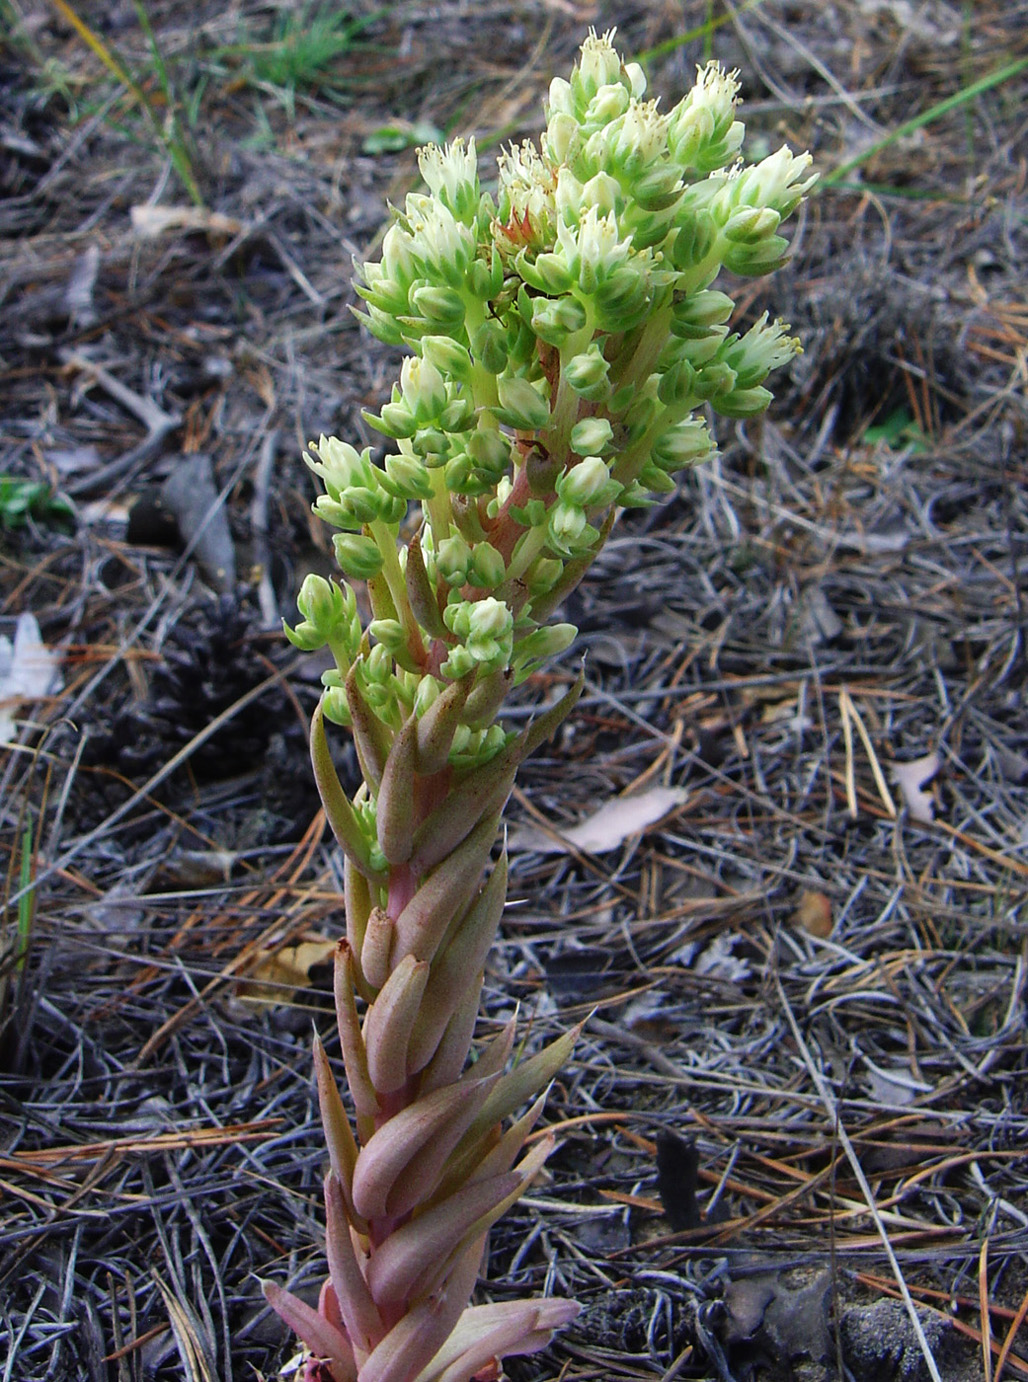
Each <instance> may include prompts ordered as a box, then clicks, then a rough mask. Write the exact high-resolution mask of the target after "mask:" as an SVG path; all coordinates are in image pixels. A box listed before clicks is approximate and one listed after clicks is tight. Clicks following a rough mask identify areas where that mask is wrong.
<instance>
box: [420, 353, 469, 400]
mask: <svg viewBox="0 0 1028 1382" xmlns="http://www.w3.org/2000/svg"><path fill="white" fill-rule="evenodd" d="M421 354H422V357H423V359H424V360H427V361H428V362H429V363H430V364H432V365H434V366H435V367H436V369H437V370H440V371H441V372H442V374H448V375H450V376H451V378H453V379H459V380H461V381H462V382H466V381H467V380H469V379H470V378H471V369H472V365H471V356H470V355H469V354H468V349H467V346H462V345H461V344H460V342H459V341H455V340H454V339H453V337H452V336H422V338H421ZM445 401H446V400H445V393H444V398H443V404H441V405H440V408H439V409H437V412H439V411H441V410H442V407H444V406H445ZM435 415H436V414H433V415H432V416H433V417H434V416H435Z"/></svg>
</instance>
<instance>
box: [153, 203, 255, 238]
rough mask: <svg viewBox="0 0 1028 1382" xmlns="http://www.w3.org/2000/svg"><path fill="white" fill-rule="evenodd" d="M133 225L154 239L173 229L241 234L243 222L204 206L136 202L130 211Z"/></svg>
mask: <svg viewBox="0 0 1028 1382" xmlns="http://www.w3.org/2000/svg"><path fill="white" fill-rule="evenodd" d="M129 216H130V217H131V220H132V229H133V230H134V231H135V232H136V234H137V235H139V236H142V237H143V238H144V239H147V240H153V239H156V238H157V237H158V236H159V235H167V234H168V232H169V231H172V230H202V231H207V232H209V233H210V234H213V235H238V234H239V233H240V231H241V230H242V229H243V222H242V221H237V220H236V219H235V217H234V216H223V215H222V214H221V213H220V212H218V211H207V210H206V209H205V208H204V207H202V206H134V207H133V208H132V210H131V211H130V212H129Z"/></svg>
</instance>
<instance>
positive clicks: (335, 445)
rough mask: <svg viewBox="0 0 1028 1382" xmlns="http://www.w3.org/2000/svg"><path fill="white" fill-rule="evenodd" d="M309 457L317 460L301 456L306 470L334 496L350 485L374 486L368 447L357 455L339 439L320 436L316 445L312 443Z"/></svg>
mask: <svg viewBox="0 0 1028 1382" xmlns="http://www.w3.org/2000/svg"><path fill="white" fill-rule="evenodd" d="M310 450H311V453H312V454H313V455H315V456H317V458H318V459H317V460H316V461H312V460H311V458H310V456H304V461H305V462H306V464H307V466H308V468H309V469H310V470H312V471H313V472H314V474H315V475H318V476H319V477H320V478H321V479H322V480H324V482H325V484H326V486H327V487H328V488H329V489H330V490H335V491H336V492H337V493H339V492H341V491H343V490H347V489H349V488H350V486H351V485H370V484H372V483H373V474H374V467H373V466H372V464H371V449H370V447H369V448H367V449H366V450H364V451H357V450H356V448H355V447H352V446H350V444H349V443H348V442H345V441H340V440H339V438H338V437H326V436H324V435H323V436H322V437H321V438H320V439H319V441H318V442H317V443H315V442H311V444H310Z"/></svg>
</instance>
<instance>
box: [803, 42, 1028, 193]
mask: <svg viewBox="0 0 1028 1382" xmlns="http://www.w3.org/2000/svg"><path fill="white" fill-rule="evenodd" d="M1026 67H1028V58H1019V59H1018V60H1017V61H1016V62H1010V63H1007V65H1006V66H1005V67H1000V68H997V70H996V71H995V72H989V73H987V74H986V75H985V76H984V77H980V78H979V79H978V81H976V82H972V84H971V85H970V86H966V87H962V88H961V90H960V91H957V92H955V93H954V94H953V95H952V96H947V97H946V99H945V100H943V101H939V102H937V104H936V105H934V106H932V107H931V108H930V109H929V110H925V111H922V112H921V114H920V115H915V116H913V118H912V119H910V120H904V122H903V124H902V125H897V126H896V128H895V129H894V130H890V131H889V133H888V134H886V135H884V136H883V137H882V138H881V139H878V140H876V141H875V143H874V144H872V145H871V146H870V147H869V148H867V149H865V150H864V151H863V152H862V153H859V154H855V155H854V156H853V158H849V159H847V160H846V162H845V163H840V164H839V166H838V167H837V168H833V169H832V171H831V172H830V173H826V174H825V176H824V177H823V178H822V179H821V182H820V184H819V185H820V186H821V187H832V186H834V185H835V184H836V183H838V182H840V181H841V180H842V179H843V178H844V177H845V176H846V174H847V173H852V171H853V169H854V168H859V167H860V165H861V164H862V163H866V162H867V160H868V159H869V158H873V157H874V156H875V154H877V153H880V152H881V151H882V149H887V148H888V147H889V145H890V144H895V143H896V141H897V140H898V139H903V138H905V137H906V136H907V135H908V134H913V133H914V131H915V130H919V129H923V128H924V126H925V125H930V124H931V123H932V122H933V121H934V120H938V119H940V118H941V117H942V116H943V115H945V114H947V112H949V111H951V110H956V109H958V108H959V107H960V106H962V105H965V104H966V103H967V102H968V101H973V100H974V98H975V97H976V96H980V95H981V94H982V92H983V91H989V90H991V88H992V87H994V86H1001V85H1002V84H1003V83H1004V82H1006V81H1009V80H1010V78H1011V77H1016V76H1017V74H1018V73H1019V72H1023V71H1024V70H1025V68H1026Z"/></svg>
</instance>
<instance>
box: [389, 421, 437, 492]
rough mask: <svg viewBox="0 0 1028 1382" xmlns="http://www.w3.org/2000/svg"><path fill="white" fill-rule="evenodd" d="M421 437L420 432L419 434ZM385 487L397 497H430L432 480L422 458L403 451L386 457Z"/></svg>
mask: <svg viewBox="0 0 1028 1382" xmlns="http://www.w3.org/2000/svg"><path fill="white" fill-rule="evenodd" d="M419 439H420V434H419ZM381 484H382V487H383V489H385V490H387V491H388V493H389V494H391V495H392V496H393V497H394V498H396V499H405V500H411V499H430V498H431V497H432V480H431V478H430V476H429V474H428V472H427V470H426V469H425V467H424V465H423V464H422V463H421V461H420V460H416V459H415V458H414V457H413V456H407V455H405V454H404V453H403V452H399V453H398V454H395V455H392V456H387V457H386V458H385V471H384V473H383V475H382V477H381Z"/></svg>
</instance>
